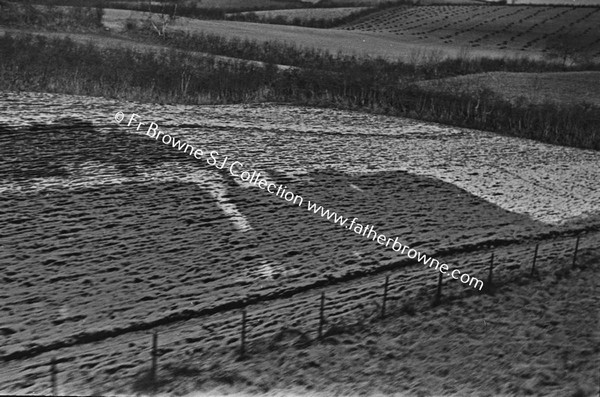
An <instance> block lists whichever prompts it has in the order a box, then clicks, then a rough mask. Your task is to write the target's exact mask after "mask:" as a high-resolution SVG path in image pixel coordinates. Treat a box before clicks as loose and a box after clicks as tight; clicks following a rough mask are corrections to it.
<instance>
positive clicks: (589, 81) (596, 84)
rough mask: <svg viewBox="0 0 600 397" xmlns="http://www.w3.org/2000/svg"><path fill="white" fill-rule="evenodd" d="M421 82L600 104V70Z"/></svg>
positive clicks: (436, 86) (437, 87)
mask: <svg viewBox="0 0 600 397" xmlns="http://www.w3.org/2000/svg"><path fill="white" fill-rule="evenodd" d="M419 85H421V86H425V87H431V88H432V89H435V90H443V91H447V90H449V89H451V90H458V91H467V92H468V91H474V90H477V89H478V88H480V87H481V88H483V87H486V88H489V89H491V90H492V91H494V92H496V93H498V94H500V95H501V96H503V97H504V98H506V99H508V100H511V101H515V100H517V99H518V98H519V97H525V98H526V99H527V100H528V101H530V102H533V103H542V102H545V101H552V102H560V103H580V102H587V103H592V104H595V105H596V106H600V72H562V73H506V72H494V73H485V74H474V75H468V76H459V77H452V78H447V79H441V80H430V81H422V82H420V83H419Z"/></svg>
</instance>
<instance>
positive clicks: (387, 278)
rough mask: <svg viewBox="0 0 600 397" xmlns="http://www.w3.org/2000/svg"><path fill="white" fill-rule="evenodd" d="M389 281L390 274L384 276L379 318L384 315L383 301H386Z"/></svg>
mask: <svg viewBox="0 0 600 397" xmlns="http://www.w3.org/2000/svg"><path fill="white" fill-rule="evenodd" d="M389 281H390V276H389V275H387V276H385V284H384V285H383V302H382V304H381V318H384V317H385V302H386V301H387V293H388V284H389Z"/></svg>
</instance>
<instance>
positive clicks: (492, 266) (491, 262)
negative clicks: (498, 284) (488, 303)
mask: <svg viewBox="0 0 600 397" xmlns="http://www.w3.org/2000/svg"><path fill="white" fill-rule="evenodd" d="M493 272H494V253H493V252H492V257H491V258H490V273H489V274H488V284H489V285H490V286H492V285H493V284H494V283H493V282H492V274H493Z"/></svg>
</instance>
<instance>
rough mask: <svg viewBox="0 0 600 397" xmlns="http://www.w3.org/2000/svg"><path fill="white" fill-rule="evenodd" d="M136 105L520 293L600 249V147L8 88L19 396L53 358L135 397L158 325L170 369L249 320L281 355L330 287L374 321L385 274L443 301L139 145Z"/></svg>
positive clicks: (235, 339) (1, 157)
mask: <svg viewBox="0 0 600 397" xmlns="http://www.w3.org/2000/svg"><path fill="white" fill-rule="evenodd" d="M119 110H120V111H123V112H124V113H125V114H131V113H136V114H138V115H140V118H141V119H142V120H144V121H155V122H157V123H158V124H159V126H160V127H161V130H165V131H167V132H168V133H170V134H172V135H174V136H177V137H179V138H182V139H184V140H186V141H187V142H189V143H191V144H193V145H195V146H197V147H201V148H203V149H205V150H207V151H209V150H217V151H218V152H219V153H220V154H221V155H227V156H229V157H230V158H232V159H233V160H237V161H240V162H242V163H244V164H245V165H246V166H247V167H248V168H252V169H256V170H260V171H261V173H262V174H263V175H266V176H267V178H269V180H272V181H275V182H277V183H282V184H285V185H287V186H288V187H289V188H291V189H292V190H293V191H294V192H295V193H297V194H300V195H301V196H302V197H304V198H305V199H310V200H311V201H316V202H318V203H319V204H321V205H323V206H325V207H328V208H331V209H333V210H335V211H337V212H338V213H340V214H343V215H344V216H346V217H357V218H359V219H360V220H361V221H363V223H368V224H371V225H375V227H376V229H377V231H378V232H380V233H384V234H385V235H389V236H398V237H399V238H400V239H401V240H403V241H404V242H406V243H407V244H408V245H410V246H413V247H418V248H419V250H421V251H423V252H426V253H428V254H430V255H437V256H439V257H440V258H443V259H445V260H447V262H448V263H452V264H453V265H454V266H456V267H459V268H460V269H461V270H463V269H464V271H465V272H469V273H471V274H472V275H476V276H480V278H482V279H485V277H486V275H487V264H488V262H489V256H490V253H491V252H492V251H494V252H495V258H496V259H495V263H496V271H497V272H498V273H496V276H495V277H497V279H498V280H502V279H506V280H508V279H510V277H511V274H514V273H515V272H517V271H519V269H521V270H522V269H525V268H526V267H527V266H528V264H529V263H530V261H531V256H532V251H533V246H535V244H536V243H540V254H539V257H538V260H539V263H540V266H550V265H553V266H554V265H556V263H558V262H557V259H556V258H559V259H561V258H562V260H569V258H571V256H572V249H573V236H574V234H576V233H582V232H583V233H584V235H583V237H582V239H581V242H580V246H579V249H581V250H583V251H585V252H588V251H593V252H597V249H598V241H599V239H598V237H600V234H599V233H598V227H599V226H600V218H599V215H600V191H599V190H598V189H597V181H598V180H600V170H599V168H598V164H599V162H600V154H599V153H598V152H595V151H590V150H580V149H573V148H565V147H558V146H551V145H546V144H542V143H537V142H534V141H529V140H524V139H518V138H509V137H503V136H499V135H494V134H491V133H486V132H482V131H473V130H465V129H459V128H452V127H446V126H442V125H437V124H433V123H425V122H418V121H413V120H408V119H402V118H394V117H386V116H377V115H369V114H362V113H354V112H347V111H338V110H329V109H319V108H305V107H293V106H285V105H276V104H261V105H219V106H171V105H154V104H139V103H125V104H124V103H123V102H119V101H114V100H108V99H99V98H91V97H76V96H68V95H58V94H39V93H21V94H16V93H2V94H0V141H1V144H0V171H1V172H0V175H1V176H0V202H1V203H2V204H1V206H0V223H1V224H2V225H3V228H2V231H1V233H0V262H1V263H2V264H3V265H4V269H5V270H4V273H3V275H2V277H3V289H2V291H1V292H0V298H1V301H2V307H1V310H2V316H1V317H0V321H1V322H0V335H1V337H2V339H3V344H2V345H1V347H0V358H2V359H3V361H4V362H3V363H2V364H1V366H0V391H4V392H20V393H47V392H48V390H49V389H48V387H49V376H48V362H49V360H50V358H51V357H57V358H58V361H59V367H60V368H61V369H60V371H61V372H60V382H59V383H60V384H61V385H64V386H61V387H62V391H63V392H70V393H81V392H82V390H83V391H87V392H106V390H105V389H103V385H104V384H105V382H106V381H107V380H108V379H111V382H114V383H113V385H115V387H117V386H118V387H126V385H127V384H130V383H131V381H132V379H135V378H136V376H138V375H139V374H140V373H141V371H142V370H143V369H144V368H146V367H147V365H148V358H149V355H148V343H149V340H150V336H149V332H151V331H153V330H159V331H160V345H161V358H160V360H161V362H169V361H171V362H175V361H181V360H183V359H182V357H188V355H194V354H199V355H200V356H202V355H205V356H206V355H207V354H209V352H214V351H223V352H224V353H223V354H229V353H230V352H231V350H232V349H233V348H234V347H235V346H237V345H238V343H239V316H240V309H241V308H243V307H246V306H247V307H248V316H249V317H248V318H249V325H248V327H249V339H250V340H265V338H269V337H271V336H272V335H273V334H274V333H276V332H277V331H279V330H281V329H282V327H284V326H288V327H298V328H302V329H304V330H305V331H307V332H313V331H314V329H315V327H316V326H315V324H316V320H317V315H316V313H317V312H316V309H317V308H318V296H319V294H320V293H321V292H326V293H327V297H328V298H327V302H328V312H329V313H330V315H329V318H328V320H329V321H330V322H331V323H333V322H335V321H336V320H337V319H347V318H356V317H357V316H361V315H363V314H364V313H365V312H367V311H368V310H367V309H368V308H369V307H370V306H371V305H372V300H373V298H374V297H378V296H379V294H380V293H381V291H380V287H381V282H382V277H383V275H384V274H389V275H390V277H391V279H392V282H391V284H390V296H391V297H393V298H394V300H398V301H404V300H407V299H411V298H412V299H423V297H425V296H429V294H430V292H431V291H433V290H435V285H436V280H437V273H436V272H434V271H433V270H431V269H428V268H424V267H422V266H419V265H415V264H414V263H411V261H410V260H408V259H407V258H406V257H401V256H399V255H398V254H396V253H394V252H393V251H391V250H389V249H387V250H386V249H384V248H382V247H381V246H379V245H377V244H376V243H374V242H372V241H369V240H367V239H366V238H364V237H360V236H357V235H355V234H354V233H352V232H350V231H348V230H345V229H343V228H340V227H338V226H335V225H333V223H332V222H330V221H327V220H325V219H323V218H321V217H319V216H317V215H314V214H311V213H309V212H307V211H306V210H301V209H298V208H296V207H294V206H292V205H290V204H289V203H287V202H285V201H284V200H282V199H280V198H278V197H275V196H272V195H269V194H266V193H265V192H264V191H262V190H260V189H256V188H251V187H247V186H245V185H243V184H240V183H239V182H237V181H236V180H234V179H233V178H232V177H231V176H230V175H228V173H227V172H225V171H223V172H219V171H218V170H216V169H215V168H214V167H209V166H207V165H206V163H204V162H201V161H197V160H195V159H193V158H191V157H190V156H188V155H184V154H182V153H180V152H178V151H177V150H175V149H173V148H169V147H167V146H166V145H164V144H162V143H157V142H155V141H153V140H150V139H149V138H147V137H144V136H142V135H135V134H132V133H131V128H128V127H126V126H124V125H118V124H117V123H116V122H115V121H114V117H113V116H114V114H115V112H116V111H119ZM444 284H445V287H444V288H445V292H444V293H445V294H448V295H453V294H454V295H457V296H458V295H462V294H470V293H472V291H467V290H468V289H469V288H468V287H467V286H464V285H461V284H460V283H457V282H454V281H452V280H447V279H446V280H444ZM340 321H341V320H340ZM215 349H216V350H215ZM219 349H223V350H219ZM210 354H212V353H210ZM186 359H187V358H186ZM117 375H118V376H117Z"/></svg>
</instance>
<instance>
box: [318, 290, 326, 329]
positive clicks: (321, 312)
mask: <svg viewBox="0 0 600 397" xmlns="http://www.w3.org/2000/svg"><path fill="white" fill-rule="evenodd" d="M324 322H325V292H321V309H320V310H319V339H321V338H322V337H323V323H324Z"/></svg>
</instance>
